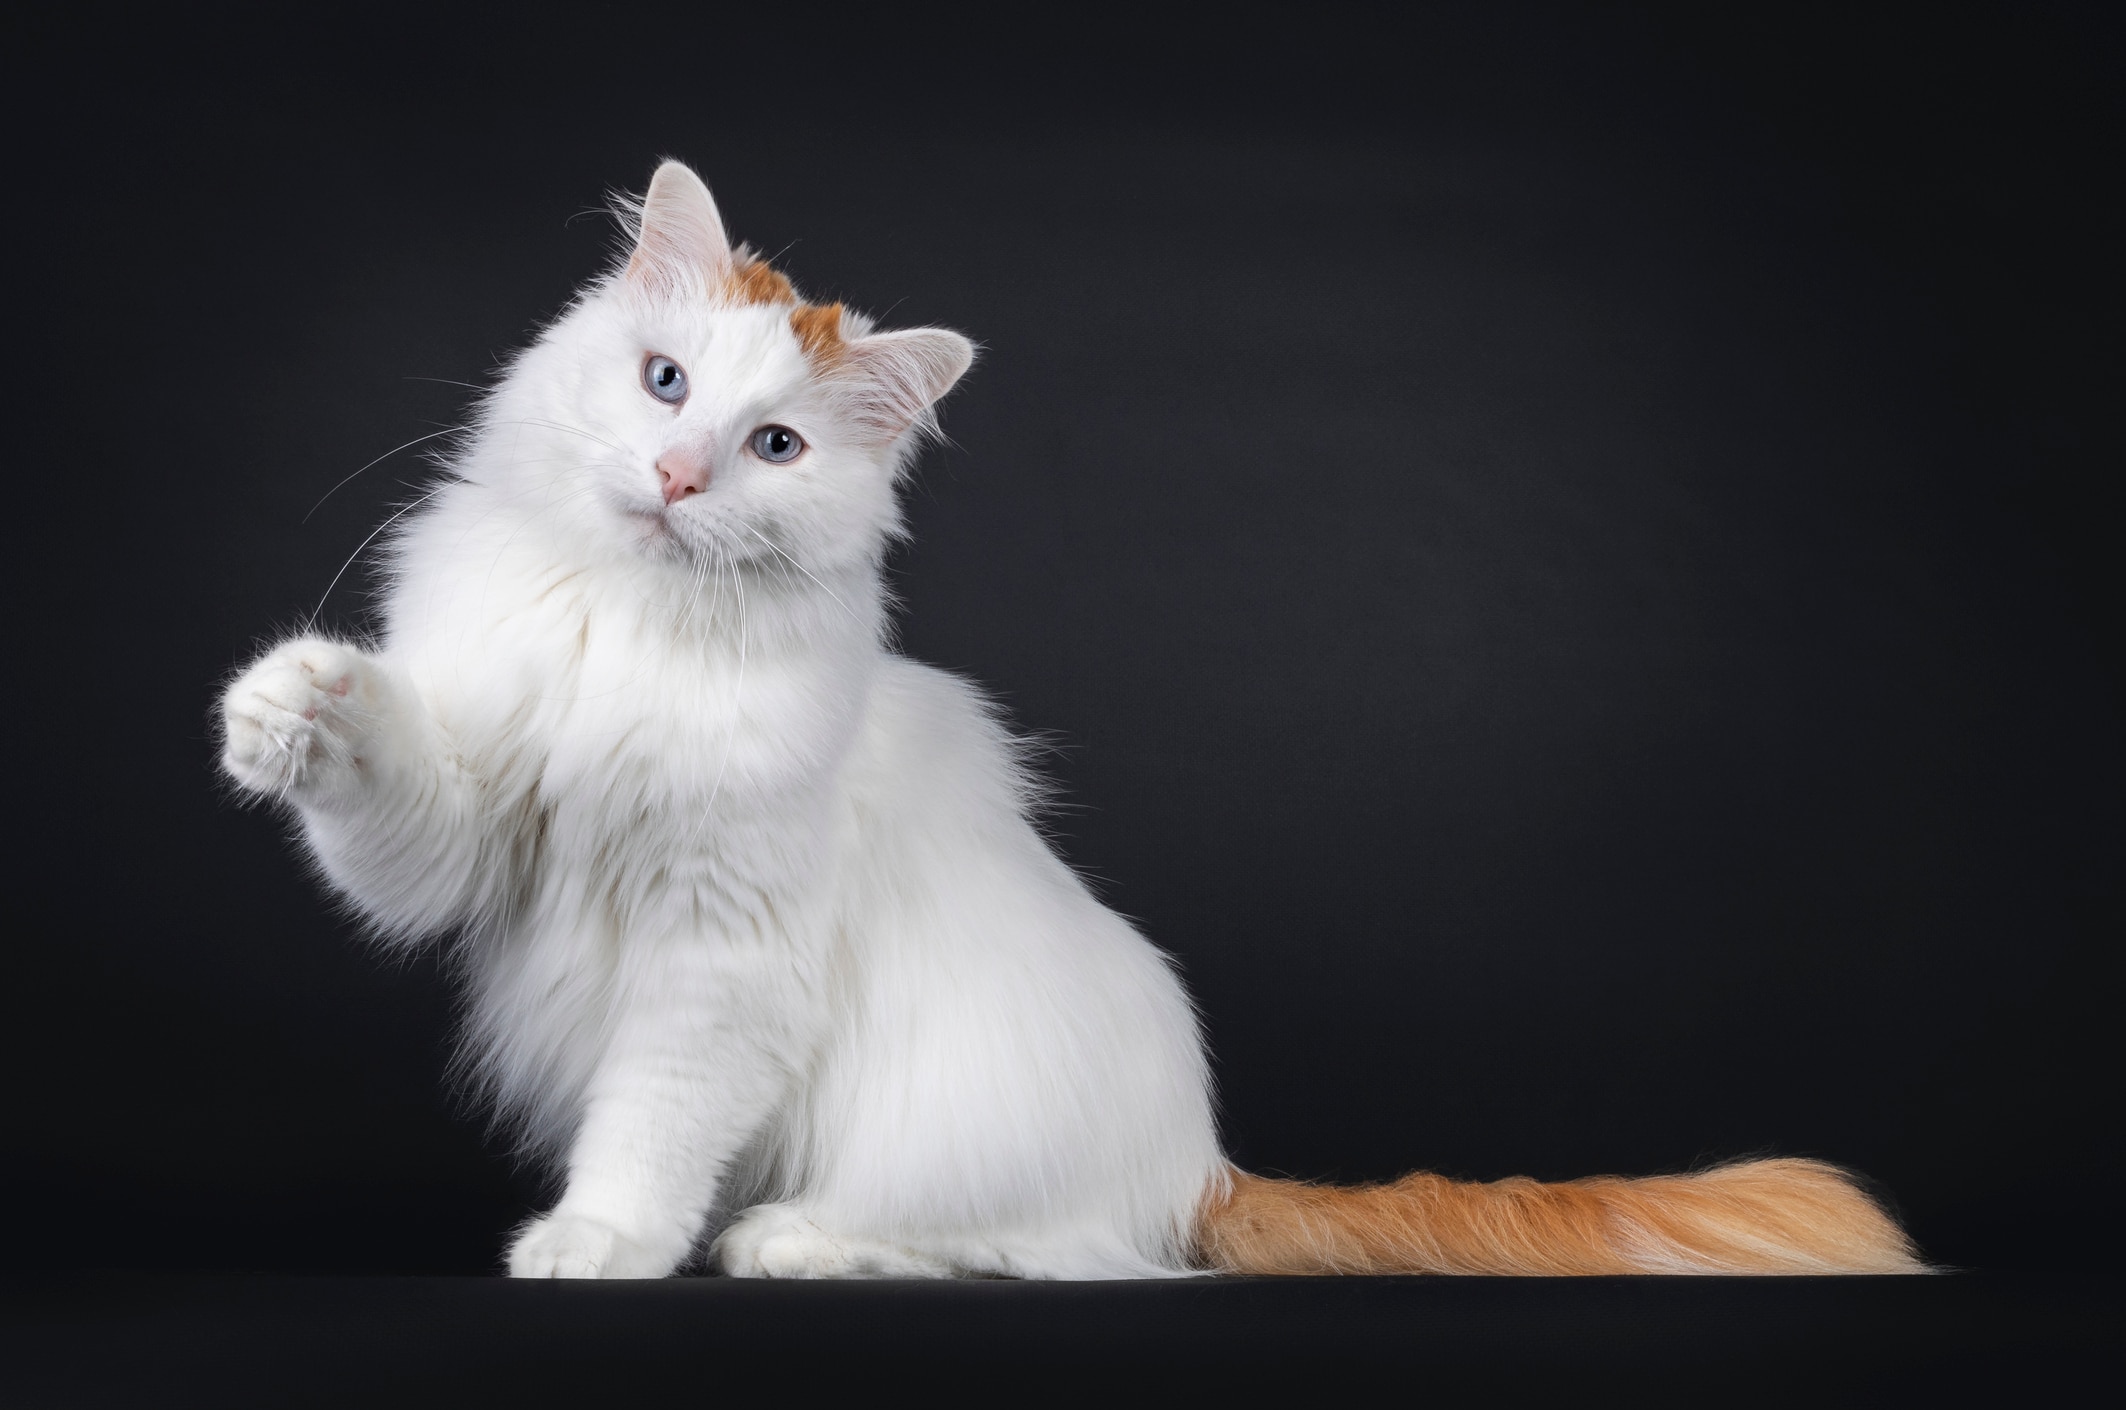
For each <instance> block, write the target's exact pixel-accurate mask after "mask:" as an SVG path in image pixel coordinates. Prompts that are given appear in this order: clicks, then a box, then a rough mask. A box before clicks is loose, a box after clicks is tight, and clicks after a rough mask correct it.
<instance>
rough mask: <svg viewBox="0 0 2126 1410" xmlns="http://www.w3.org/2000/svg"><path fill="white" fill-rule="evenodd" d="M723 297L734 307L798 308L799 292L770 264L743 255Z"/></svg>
mask: <svg viewBox="0 0 2126 1410" xmlns="http://www.w3.org/2000/svg"><path fill="white" fill-rule="evenodd" d="M723 296H724V297H725V298H726V299H729V300H730V301H731V302H732V303H734V304H794V303H796V302H797V290H795V289H793V288H791V287H790V281H789V280H788V279H785V278H784V277H783V276H782V273H781V272H780V271H778V270H777V269H776V268H775V267H774V266H772V265H770V264H769V263H768V262H767V261H766V260H760V259H755V258H753V257H752V256H751V255H750V254H747V253H746V252H744V251H740V252H739V255H738V258H737V260H736V261H735V262H734V263H733V264H732V265H731V277H730V278H728V279H726V280H724V284H723Z"/></svg>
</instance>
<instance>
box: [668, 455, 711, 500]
mask: <svg viewBox="0 0 2126 1410" xmlns="http://www.w3.org/2000/svg"><path fill="white" fill-rule="evenodd" d="M657 478H658V480H659V481H660V482H661V483H662V484H663V485H664V502H665V503H666V504H677V503H678V502H679V501H680V500H682V499H685V498H686V497H687V496H688V495H690V494H700V493H701V492H702V491H703V490H705V489H707V488H708V487H709V462H708V460H707V459H706V458H696V457H694V456H691V455H688V454H687V453H686V452H684V451H677V450H668V451H666V452H665V453H664V454H663V455H661V456H659V457H657Z"/></svg>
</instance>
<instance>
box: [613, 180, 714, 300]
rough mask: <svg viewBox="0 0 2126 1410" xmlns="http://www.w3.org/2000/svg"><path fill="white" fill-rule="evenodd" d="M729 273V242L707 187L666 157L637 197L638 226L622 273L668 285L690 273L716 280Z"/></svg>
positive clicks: (689, 277)
mask: <svg viewBox="0 0 2126 1410" xmlns="http://www.w3.org/2000/svg"><path fill="white" fill-rule="evenodd" d="M730 274H731V242H730V237H729V236H727V235H726V234H725V233H724V228H723V217H722V215H721V214H719V213H718V212H717V209H716V200H715V198H714V197H712V196H711V195H710V194H709V188H708V187H706V186H704V185H702V184H701V178H700V177H698V176H696V175H695V174H694V173H693V172H692V171H690V170H689V169H688V168H687V167H686V166H685V165H683V164H682V163H679V162H666V163H665V164H664V165H663V166H661V167H658V168H657V174H656V175H655V176H653V177H651V178H650V189H649V191H648V192H647V193H645V194H644V196H643V198H642V230H641V234H640V235H639V237H638V238H637V239H636V242H635V252H634V253H633V254H632V255H631V256H629V258H628V262H627V278H629V279H630V280H633V281H635V282H637V283H641V284H648V285H652V286H664V287H670V286H672V285H675V284H683V283H686V282H689V281H690V280H693V279H699V280H704V281H706V282H707V283H710V284H717V283H721V282H722V281H723V280H725V279H727V278H729V277H730Z"/></svg>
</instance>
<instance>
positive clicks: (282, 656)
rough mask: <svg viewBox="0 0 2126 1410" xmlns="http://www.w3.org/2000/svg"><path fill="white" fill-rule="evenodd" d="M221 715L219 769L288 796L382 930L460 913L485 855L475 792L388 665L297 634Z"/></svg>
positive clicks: (307, 831) (429, 924)
mask: <svg viewBox="0 0 2126 1410" xmlns="http://www.w3.org/2000/svg"><path fill="white" fill-rule="evenodd" d="M220 713H221V726H222V756H221V763H222V768H223V770H224V771H225V772H226V773H227V774H228V776H229V778H230V779H231V780H233V781H234V782H235V784H236V785H237V787H238V788H240V789H241V790H243V791H244V792H245V793H247V794H249V795H251V796H252V797H254V798H259V799H272V800H277V801H281V802H285V803H288V804H291V805H293V807H294V808H295V811H296V812H297V814H298V815H299V816H300V817H301V819H302V822H303V832H304V840H305V841H306V842H307V843H308V844H309V846H310V850H311V852H312V854H313V855H315V856H316V857H317V859H318V861H319V863H320V864H322V866H323V867H324V870H325V873H326V875H327V876H328V877H330V878H331V880H332V882H333V884H334V885H335V886H337V887H338V888H339V889H340V890H341V891H343V892H345V893H346V894H347V895H348V896H349V897H351V898H352V899H353V900H354V901H355V903H356V904H357V905H359V906H360V907H361V908H362V910H363V911H364V912H365V913H366V914H367V915H368V916H369V918H370V919H371V920H372V921H373V922H375V923H376V924H377V925H378V926H379V928H380V929H381V930H382V931H384V932H385V933H387V934H401V935H421V934H432V933H434V932H436V931H439V930H442V929H444V928H446V927H448V926H449V925H451V924H453V923H454V922H456V921H457V920H459V919H460V918H461V917H462V914H463V912H464V909H465V907H466V905H467V901H468V897H469V896H470V895H471V894H472V892H473V889H474V887H475V884H476V881H477V876H478V873H479V868H480V858H481V855H482V843H483V837H484V833H483V830H482V828H481V826H480V824H479V821H478V819H479V810H478V808H477V806H476V794H477V791H478V790H477V789H475V788H474V787H473V785H472V782H471V780H470V779H469V778H468V777H467V776H466V774H465V771H464V768H463V766H462V765H461V764H460V763H459V762H458V761H457V759H456V757H455V751H454V750H452V749H450V748H448V747H446V744H445V741H443V740H442V738H441V737H440V731H439V729H438V728H437V726H436V724H435V721H434V719H433V718H432V717H431V716H430V714H429V711H428V709H427V707H426V706H425V705H424V704H423V702H422V701H421V699H420V697H419V695H418V693H417V692H416V691H415V690H414V688H413V686H412V684H411V683H410V682H408V681H407V680H405V679H404V678H403V677H402V675H401V674H400V673H399V672H397V671H396V670H395V669H394V668H393V667H392V666H391V665H390V664H389V663H388V662H386V661H384V660H381V659H379V658H377V657H376V656H373V655H371V654H370V653H368V652H365V651H362V650H359V649H358V648H356V647H352V646H348V645H345V644H343V643H340V642H336V641H327V640H324V639H323V638H320V637H300V638H297V639H296V640H294V641H289V642H284V643H282V644H281V645H279V646H277V647H275V648H273V649H272V650H271V651H269V652H267V653H266V654H265V655H264V656H262V657H260V658H259V659H258V660H257V661H256V662H254V663H253V664H252V665H251V667H250V668H249V669H247V670H246V671H244V672H243V674H241V675H240V676H238V677H237V678H236V679H235V681H233V682H232V683H231V684H230V685H229V688H228V689H227V690H225V691H224V692H223V693H222V698H221V711H220Z"/></svg>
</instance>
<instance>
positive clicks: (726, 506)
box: [486, 162, 974, 572]
mask: <svg viewBox="0 0 2126 1410" xmlns="http://www.w3.org/2000/svg"><path fill="white" fill-rule="evenodd" d="M973 355H974V349H973V346H972V345H971V344H969V343H968V341H967V340H966V339H965V338H962V337H961V336H960V335H959V334H957V333H950V332H946V331H944V330H942V329H914V330H909V331H904V332H893V333H875V332H873V331H872V330H871V325H870V322H869V320H867V319H865V318H863V317H862V316H861V315H858V314H854V313H850V312H848V311H846V310H844V309H843V308H842V307H841V306H840V305H839V304H833V305H827V306H818V305H810V304H805V303H802V302H800V301H799V300H798V299H797V297H796V295H795V293H794V291H793V290H792V289H791V287H790V284H789V281H787V280H786V279H784V278H783V277H782V276H781V275H780V274H778V273H776V272H775V271H774V270H772V269H770V268H769V267H768V266H767V265H766V264H765V263H762V262H760V261H758V260H756V259H754V258H753V257H752V256H750V255H749V254H748V253H747V252H746V251H745V250H743V249H742V248H741V249H739V250H735V251H734V250H733V249H732V248H731V246H730V244H729V242H728V240H727V239H726V237H725V235H724V230H723V224H722V221H721V219H720V218H719V216H718V214H717V211H716V207H715V204H714V202H713V201H712V200H711V199H710V196H709V192H708V189H707V188H706V187H705V186H703V185H702V184H701V181H700V180H699V178H697V177H696V176H695V175H694V173H693V172H691V171H689V170H688V169H687V168H686V167H684V166H682V165H680V164H678V163H676V162H668V163H666V164H665V165H664V166H662V167H660V168H659V169H658V171H657V174H656V177H655V178H654V180H653V181H652V182H651V185H650V190H649V193H648V195H647V197H646V198H645V200H644V208H643V219H642V227H641V233H640V238H639V239H638V241H637V243H636V246H635V249H634V252H633V254H632V256H631V257H630V259H629V261H628V264H627V267H626V269H625V270H624V271H623V272H622V273H620V274H619V275H618V276H617V277H615V278H612V279H610V280H608V281H607V282H605V283H604V284H602V285H601V286H599V287H598V288H596V289H594V290H593V291H591V293H590V294H589V295H588V296H587V297H585V298H584V299H583V300H582V301H581V302H580V303H579V304H578V305H577V306H576V307H575V308H574V309H572V310H571V311H570V312H569V313H568V314H567V315H566V316H565V317H563V318H562V319H561V320H560V321H559V322H557V323H556V324H555V325H554V327H553V328H552V329H550V330H549V331H548V333H547V335H546V336H545V337H544V338H542V339H541V340H540V341H539V343H538V344H537V345H536V346H534V347H533V348H532V349H531V350H530V351H528V352H527V353H526V354H525V356H524V357H523V358H522V359H521V360H520V361H519V363H518V364H517V366H516V367H515V368H514V369H513V370H512V372H511V374H510V377H509V378H508V380H507V381H506V382H505V383H504V385H503V386H502V387H500V388H499V389H497V392H496V395H495V397H494V400H493V402H492V403H491V404H490V406H489V408H488V419H489V425H490V429H491V431H492V432H493V433H494V435H493V440H492V443H493V444H494V445H495V446H496V447H497V448H498V449H500V450H501V451H502V454H500V455H499V456H498V457H497V460H496V463H495V464H494V465H493V466H491V467H489V468H488V469H487V471H486V473H487V474H494V475H503V476H507V477H508V478H509V479H510V480H511V481H512V482H513V483H512V485H511V488H513V489H517V490H520V491H521V492H522V493H524V494H526V495H530V496H536V497H537V498H536V500H535V502H537V503H539V504H540V505H541V506H542V509H545V508H546V507H548V506H550V507H551V512H552V513H555V514H558V515H562V516H566V518H567V520H568V527H569V528H571V529H572V530H574V531H578V532H582V533H585V534H589V535H592V536H594V537H597V538H601V539H604V540H608V541H610V542H611V543H613V544H616V545H619V546H621V547H623V548H624V549H625V550H626V551H628V552H630V553H634V554H639V555H641V556H643V557H646V558H649V559H653V560H662V561H667V562H671V563H673V564H676V565H680V566H682V567H685V568H687V569H689V570H690V571H696V572H700V571H702V570H703V569H704V568H708V567H713V565H715V564H716V563H718V562H728V561H731V560H752V559H765V558H780V559H782V560H785V561H787V562H789V563H791V564H793V565H801V566H802V568H803V569H804V570H806V571H822V570H825V569H827V568H833V567H840V566H843V565H845V564H847V563H850V562H855V561H865V560H869V559H871V558H874V557H875V556H876V555H877V553H878V552H879V549H880V547H881V545H882V544H883V543H884V542H885V540H886V539H887V538H888V537H889V536H890V535H891V534H892V533H893V532H894V531H895V530H896V528H897V527H898V524H899V513H898V507H897V505H896V501H895V496H894V481H895V477H896V475H897V474H898V471H899V468H900V464H901V461H902V459H903V457H904V455H905V452H906V450H907V447H908V443H909V442H910V440H911V439H912V438H913V436H914V434H915V433H917V432H918V431H919V430H920V429H921V427H922V425H923V423H924V421H925V418H926V417H927V415H928V413H929V408H930V407H931V405H932V403H934V402H935V401H936V400H937V399H938V398H939V397H940V396H943V395H944V393H945V392H946V391H947V390H948V389H950V387H951V386H952V384H953V383H954V382H955V381H957V380H958V378H959V376H960V374H961V373H963V372H964V371H966V369H967V366H968V364H969V363H970V362H971V361H972V359H973Z"/></svg>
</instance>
